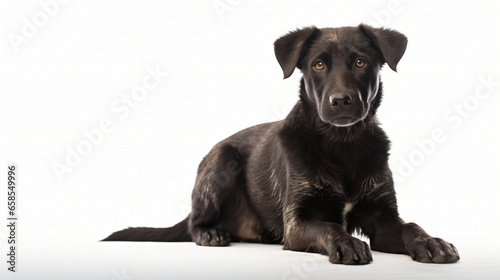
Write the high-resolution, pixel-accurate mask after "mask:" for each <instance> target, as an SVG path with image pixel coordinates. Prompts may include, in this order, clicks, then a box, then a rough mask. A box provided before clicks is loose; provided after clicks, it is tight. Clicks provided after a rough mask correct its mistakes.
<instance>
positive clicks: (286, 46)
mask: <svg viewBox="0 0 500 280" xmlns="http://www.w3.org/2000/svg"><path fill="white" fill-rule="evenodd" d="M318 32H319V29H318V28H316V27H314V26H311V27H306V28H303V29H297V30H295V31H292V32H290V33H288V34H286V35H284V36H282V37H281V38H279V39H278V40H276V41H275V42H274V54H275V55H276V59H278V62H279V64H280V66H281V69H283V76H284V79H286V78H288V77H290V76H291V75H292V73H293V70H295V67H296V66H298V63H299V61H300V58H301V57H302V55H303V54H304V51H305V50H306V49H307V46H308V45H309V44H310V43H311V41H312V40H313V38H314V37H316V35H317V34H318Z"/></svg>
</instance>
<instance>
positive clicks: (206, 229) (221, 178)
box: [189, 143, 243, 246]
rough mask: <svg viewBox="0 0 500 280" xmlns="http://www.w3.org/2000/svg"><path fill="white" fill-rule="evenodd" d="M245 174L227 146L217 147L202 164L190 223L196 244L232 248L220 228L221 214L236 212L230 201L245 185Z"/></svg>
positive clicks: (194, 192)
mask: <svg viewBox="0 0 500 280" xmlns="http://www.w3.org/2000/svg"><path fill="white" fill-rule="evenodd" d="M242 170H243V168H242V164H241V158H240V156H239V154H238V152H237V151H236V149H235V148H234V147H232V146H230V145H228V144H222V143H221V144H218V145H216V146H215V147H214V148H213V149H212V150H211V151H210V153H209V154H208V155H207V156H206V157H205V158H204V159H203V161H202V162H201V163H200V166H199V167H198V176H197V177H196V183H195V187H194V189H193V194H192V204H193V205H192V211H191V215H190V219H189V230H190V232H191V236H192V238H193V241H195V242H196V244H198V245H203V246H227V245H229V243H230V235H229V233H228V232H227V229H224V228H222V227H221V219H222V217H223V215H222V211H223V208H224V211H236V210H235V209H236V208H237V206H236V205H233V204H235V203H234V202H232V201H231V199H229V198H230V197H231V196H232V194H233V193H234V192H235V191H236V188H237V187H238V185H239V184H241V182H242V179H241V178H242ZM240 187H242V186H240Z"/></svg>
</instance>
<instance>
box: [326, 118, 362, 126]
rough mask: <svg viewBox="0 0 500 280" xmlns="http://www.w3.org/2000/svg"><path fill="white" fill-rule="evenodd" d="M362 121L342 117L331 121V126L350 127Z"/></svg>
mask: <svg viewBox="0 0 500 280" xmlns="http://www.w3.org/2000/svg"><path fill="white" fill-rule="evenodd" d="M360 120H361V119H359V118H354V117H348V116H342V117H337V118H335V119H333V120H331V121H330V124H331V125H333V126H336V127H348V126H351V125H354V124H356V123H357V122H359V121H360Z"/></svg>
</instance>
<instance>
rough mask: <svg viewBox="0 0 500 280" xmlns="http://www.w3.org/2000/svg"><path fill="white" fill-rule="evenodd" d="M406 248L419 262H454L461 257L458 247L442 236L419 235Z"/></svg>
mask: <svg viewBox="0 0 500 280" xmlns="http://www.w3.org/2000/svg"><path fill="white" fill-rule="evenodd" d="M406 249H407V250H408V254H409V255H410V256H411V258H412V259H413V260H415V261H417V262H423V263H453V262H456V261H458V260H459V259H460V256H459V255H458V251H457V248H455V246H453V244H451V243H448V242H446V241H444V240H443V239H441V238H434V237H417V238H415V239H414V240H413V241H411V242H409V243H408V244H407V245H406Z"/></svg>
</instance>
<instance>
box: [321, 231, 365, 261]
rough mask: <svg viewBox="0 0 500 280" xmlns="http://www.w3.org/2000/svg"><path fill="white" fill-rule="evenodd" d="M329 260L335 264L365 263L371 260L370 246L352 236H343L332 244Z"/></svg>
mask: <svg viewBox="0 0 500 280" xmlns="http://www.w3.org/2000/svg"><path fill="white" fill-rule="evenodd" d="M332 246H333V248H332V250H331V251H330V253H329V256H328V257H329V260H330V262H331V263H336V264H340V263H342V264H367V263H370V262H371V261H373V258H372V253H371V251H370V246H368V244H366V242H363V241H361V240H359V239H357V238H354V237H343V238H340V239H337V240H336V241H334V242H333V244H332Z"/></svg>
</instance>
